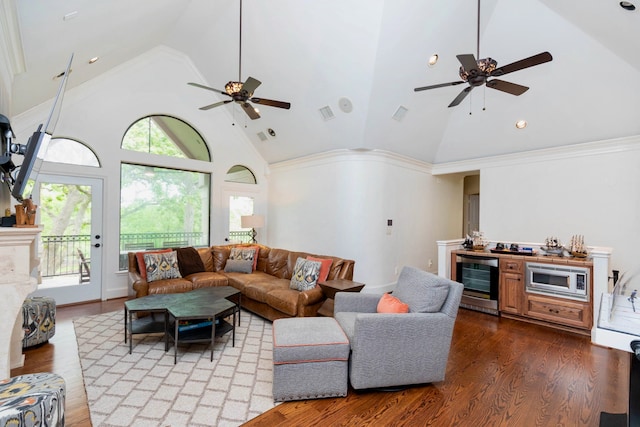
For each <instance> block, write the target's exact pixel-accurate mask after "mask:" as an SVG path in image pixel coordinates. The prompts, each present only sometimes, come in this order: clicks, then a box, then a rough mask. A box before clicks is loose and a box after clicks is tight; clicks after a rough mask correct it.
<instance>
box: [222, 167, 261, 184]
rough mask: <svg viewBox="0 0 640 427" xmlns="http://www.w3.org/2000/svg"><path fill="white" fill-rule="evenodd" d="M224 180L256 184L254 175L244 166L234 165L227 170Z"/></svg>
mask: <svg viewBox="0 0 640 427" xmlns="http://www.w3.org/2000/svg"><path fill="white" fill-rule="evenodd" d="M224 180H225V181H226V182H239V183H241V184H257V183H258V182H257V181H256V176H255V175H254V174H253V172H251V169H249V168H248V167H246V166H242V165H235V166H232V167H231V169H229V170H228V171H227V176H226V177H225V178H224Z"/></svg>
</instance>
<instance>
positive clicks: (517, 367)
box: [11, 299, 630, 427]
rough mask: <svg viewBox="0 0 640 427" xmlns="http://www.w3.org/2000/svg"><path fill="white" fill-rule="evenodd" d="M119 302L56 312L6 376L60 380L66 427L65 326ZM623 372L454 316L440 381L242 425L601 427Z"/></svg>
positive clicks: (77, 375)
mask: <svg viewBox="0 0 640 427" xmlns="http://www.w3.org/2000/svg"><path fill="white" fill-rule="evenodd" d="M124 301H125V299H117V300H110V301H105V302H95V303H88V304H82V305H76V306H69V307H58V309H57V315H56V334H55V336H54V337H53V338H52V339H51V340H50V342H49V343H47V344H44V345H41V346H38V347H35V348H32V349H27V350H26V351H25V365H24V366H23V367H22V368H18V369H13V370H12V371H11V375H12V376H15V375H20V374H24V373H33V372H55V373H58V374H60V375H62V376H63V377H64V379H65V381H66V383H67V396H66V425H67V427H75V426H82V427H86V426H90V425H91V423H90V417H89V408H88V406H87V399H86V394H85V391H84V383H83V379H82V371H81V369H80V361H79V358H78V349H77V343H76V338H75V332H74V329H73V322H72V319H73V318H75V317H80V316H87V315H93V314H100V313H106V312H110V311H114V310H122V309H123V304H124ZM398 351H401V349H399V350H398ZM629 368H630V355H629V353H625V352H622V351H619V350H612V349H607V348H603V347H598V346H593V345H591V343H590V342H589V338H588V337H585V336H579V335H575V334H571V333H568V332H562V331H558V330H554V329H550V328H547V327H543V326H539V325H534V324H529V323H524V322H518V321H516V320H511V319H505V318H499V317H495V316H490V315H487V314H484V313H478V312H474V311H469V310H465V309H461V310H460V312H459V315H458V319H457V321H456V327H455V330H454V337H453V342H452V347H451V353H450V356H449V362H448V365H447V374H446V378H445V380H444V381H443V382H440V383H435V384H428V385H421V386H414V387H410V388H407V389H405V390H401V391H394V392H388V391H354V390H353V389H351V388H350V389H349V393H348V396H347V397H346V398H334V399H317V400H308V401H299V402H285V403H283V404H281V405H278V406H277V407H275V408H274V409H272V410H270V411H268V412H266V413H264V414H262V415H261V416H259V417H257V418H254V419H253V420H251V421H249V422H248V423H246V424H245V426H249V427H259V426H260V427H261V426H274V425H279V426H282V425H290V426H299V425H304V426H313V425H317V426H327V425H331V426H378V425H394V426H415V425H421V426H449V425H456V426H473V427H479V426H488V425H491V426H502V425H509V426H520V425H526V426H547V425H568V426H578V425H579V426H598V424H599V417H600V412H601V411H607V412H613V413H622V412H626V411H627V401H628V395H629V394H628V393H629V384H628V381H629V380H628V378H629Z"/></svg>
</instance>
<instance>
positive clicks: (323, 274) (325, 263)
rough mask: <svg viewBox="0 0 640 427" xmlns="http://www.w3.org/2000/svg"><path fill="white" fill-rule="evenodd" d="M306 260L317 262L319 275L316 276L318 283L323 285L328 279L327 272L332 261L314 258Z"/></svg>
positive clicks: (310, 257)
mask: <svg viewBox="0 0 640 427" xmlns="http://www.w3.org/2000/svg"><path fill="white" fill-rule="evenodd" d="M307 259H308V260H309V261H318V262H319V263H320V264H321V265H320V275H319V276H318V283H324V282H326V280H327V277H329V270H331V264H333V260H332V259H327V258H315V257H312V256H308V257H307Z"/></svg>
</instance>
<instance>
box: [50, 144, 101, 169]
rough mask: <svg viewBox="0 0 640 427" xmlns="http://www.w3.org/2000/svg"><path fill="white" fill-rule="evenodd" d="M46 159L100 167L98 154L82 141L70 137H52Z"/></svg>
mask: <svg viewBox="0 0 640 427" xmlns="http://www.w3.org/2000/svg"><path fill="white" fill-rule="evenodd" d="M44 161H46V162H52V163H66V164H69V165H80V166H92V167H95V168H99V167H100V161H99V160H98V157H97V156H96V154H95V153H94V152H93V151H92V150H91V149H90V148H89V147H87V146H86V145H84V144H83V143H82V142H79V141H76V140H73V139H69V138H51V141H49V146H48V148H47V152H46V153H45V155H44Z"/></svg>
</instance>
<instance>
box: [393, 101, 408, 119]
mask: <svg viewBox="0 0 640 427" xmlns="http://www.w3.org/2000/svg"><path fill="white" fill-rule="evenodd" d="M407 111H409V110H407V108H406V107H403V106H402V105H401V106H399V107H398V109H397V110H396V112H395V113H393V116H391V118H392V119H393V120H397V121H399V122H401V121H402V119H404V116H405V115H406V114H407Z"/></svg>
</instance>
